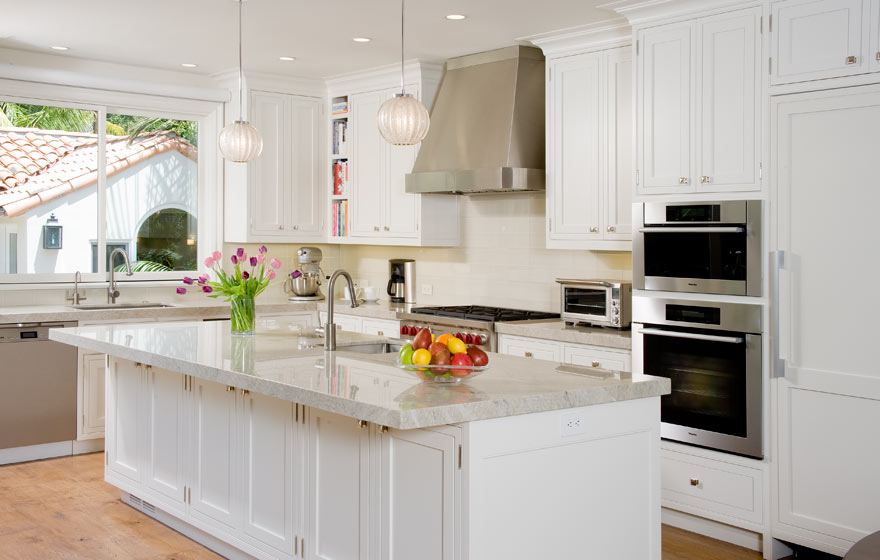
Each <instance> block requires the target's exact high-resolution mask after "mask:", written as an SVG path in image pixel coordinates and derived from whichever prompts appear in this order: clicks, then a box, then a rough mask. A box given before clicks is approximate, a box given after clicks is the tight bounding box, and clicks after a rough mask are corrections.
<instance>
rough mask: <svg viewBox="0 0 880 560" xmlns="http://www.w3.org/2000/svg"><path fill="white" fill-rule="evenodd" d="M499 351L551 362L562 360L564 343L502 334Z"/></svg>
mask: <svg viewBox="0 0 880 560" xmlns="http://www.w3.org/2000/svg"><path fill="white" fill-rule="evenodd" d="M498 352H499V353H501V354H507V355H509V356H520V357H523V358H536V359H538V360H549V361H551V362H561V361H562V345H561V344H559V343H558V342H551V341H548V340H534V339H530V338H519V337H515V336H508V335H501V336H500V337H499V342H498Z"/></svg>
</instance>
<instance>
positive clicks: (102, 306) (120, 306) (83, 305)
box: [70, 301, 174, 311]
mask: <svg viewBox="0 0 880 560" xmlns="http://www.w3.org/2000/svg"><path fill="white" fill-rule="evenodd" d="M70 307H72V308H74V309H82V310H83V311H86V310H98V309H151V308H160V307H174V306H173V305H168V304H167V303H150V302H146V301H144V302H141V303H80V304H79V305H71V306H70Z"/></svg>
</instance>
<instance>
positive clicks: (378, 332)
mask: <svg viewBox="0 0 880 560" xmlns="http://www.w3.org/2000/svg"><path fill="white" fill-rule="evenodd" d="M376 334H378V335H379V336H385V331H376Z"/></svg>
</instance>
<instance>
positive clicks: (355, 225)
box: [349, 91, 387, 237]
mask: <svg viewBox="0 0 880 560" xmlns="http://www.w3.org/2000/svg"><path fill="white" fill-rule="evenodd" d="M384 101H385V92H383V91H374V92H371V93H359V94H357V95H352V96H351V97H349V103H350V106H351V118H350V122H351V128H352V130H351V131H350V133H351V134H352V138H353V140H354V144H353V146H352V148H353V150H352V162H351V166H352V168H353V169H352V182H351V197H352V200H351V202H350V205H349V211H350V212H351V216H350V219H351V234H352V235H353V236H358V237H364V236H368V237H375V236H380V235H382V225H383V224H384V219H385V216H384V209H385V180H386V178H385V175H386V161H385V157H386V153H387V152H386V150H387V148H386V142H385V140H383V139H382V136H381V135H380V134H379V128H378V126H377V125H376V115H377V114H378V113H379V107H381V106H382V102H384Z"/></svg>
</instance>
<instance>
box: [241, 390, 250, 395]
mask: <svg viewBox="0 0 880 560" xmlns="http://www.w3.org/2000/svg"><path fill="white" fill-rule="evenodd" d="M241 394H242V395H250V394H251V392H250V391H248V390H247V389H242V390H241Z"/></svg>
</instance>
